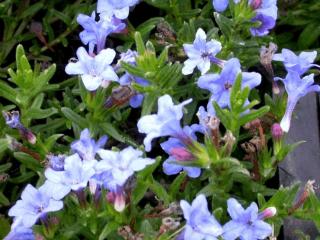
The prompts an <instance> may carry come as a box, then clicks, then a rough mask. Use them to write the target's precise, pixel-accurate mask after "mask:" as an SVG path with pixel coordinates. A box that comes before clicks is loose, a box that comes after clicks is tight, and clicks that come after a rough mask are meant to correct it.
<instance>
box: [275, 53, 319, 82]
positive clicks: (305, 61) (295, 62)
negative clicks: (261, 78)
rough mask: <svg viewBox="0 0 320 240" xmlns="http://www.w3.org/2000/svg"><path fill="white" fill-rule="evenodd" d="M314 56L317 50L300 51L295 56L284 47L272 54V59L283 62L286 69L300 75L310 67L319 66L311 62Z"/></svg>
mask: <svg viewBox="0 0 320 240" xmlns="http://www.w3.org/2000/svg"><path fill="white" fill-rule="evenodd" d="M316 57H317V51H313V52H301V53H300V54H299V56H297V55H296V54H294V52H292V51H290V50H289V49H286V48H284V49H282V51H281V53H277V54H274V56H273V60H275V61H281V62H283V63H284V66H285V67H286V69H287V71H294V72H297V73H299V74H300V76H301V75H302V74H304V73H305V72H307V71H308V70H309V68H311V67H318V68H319V67H320V66H319V65H317V64H313V62H314V60H315V59H316Z"/></svg>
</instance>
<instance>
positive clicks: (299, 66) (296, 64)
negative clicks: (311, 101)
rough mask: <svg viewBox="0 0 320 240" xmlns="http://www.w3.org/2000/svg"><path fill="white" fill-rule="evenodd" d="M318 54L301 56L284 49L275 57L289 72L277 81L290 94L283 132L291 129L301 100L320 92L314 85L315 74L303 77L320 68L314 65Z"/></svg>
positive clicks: (311, 53)
mask: <svg viewBox="0 0 320 240" xmlns="http://www.w3.org/2000/svg"><path fill="white" fill-rule="evenodd" d="M316 56H317V52H316V51H313V52H302V53H300V55H299V56H297V55H295V54H294V53H293V52H292V51H290V50H289V49H282V52H281V53H278V54H275V55H274V56H273V60H274V61H281V62H283V63H284V66H285V68H286V70H287V75H286V77H285V78H279V77H276V78H275V79H274V80H275V81H279V80H280V81H282V82H283V84H284V86H285V90H286V92H287V94H288V100H287V108H286V112H285V114H284V116H283V118H282V120H281V122H280V126H281V128H282V130H283V131H285V132H288V131H289V129H290V123H291V117H292V113H293V110H294V108H295V106H296V105H297V103H298V101H299V99H300V98H302V97H304V96H305V95H306V94H308V93H310V92H320V86H319V85H313V83H314V74H309V75H306V76H303V75H304V74H305V73H306V72H307V71H308V70H309V69H310V68H311V67H318V68H320V66H319V65H316V64H313V62H314V60H315V58H316Z"/></svg>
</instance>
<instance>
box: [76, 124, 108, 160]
mask: <svg viewBox="0 0 320 240" xmlns="http://www.w3.org/2000/svg"><path fill="white" fill-rule="evenodd" d="M107 140H108V137H107V136H103V137H101V138H100V139H99V140H98V142H96V141H95V140H94V139H92V138H91V136H90V132H89V129H87V128H86V129H84V130H83V131H82V132H81V134H80V139H79V140H77V141H74V142H73V143H72V144H71V149H72V150H73V152H75V153H78V154H79V156H80V157H81V158H82V160H84V161H90V160H94V159H95V155H96V153H97V151H98V150H99V149H101V148H102V147H103V146H104V145H105V144H106V142H107Z"/></svg>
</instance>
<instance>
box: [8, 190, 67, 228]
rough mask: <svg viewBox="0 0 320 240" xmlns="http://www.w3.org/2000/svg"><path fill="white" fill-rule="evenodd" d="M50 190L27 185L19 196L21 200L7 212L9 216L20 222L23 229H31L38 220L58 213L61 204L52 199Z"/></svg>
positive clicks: (61, 206)
mask: <svg viewBox="0 0 320 240" xmlns="http://www.w3.org/2000/svg"><path fill="white" fill-rule="evenodd" d="M51 190H52V189H50V188H48V187H47V186H45V185H42V186H41V187H40V188H39V189H36V188H34V187H33V186H32V185H30V184H28V185H27V186H26V188H25V189H24V190H23V192H22V194H21V200H18V201H17V202H16V204H15V205H14V206H13V207H12V208H11V209H10V210H9V216H11V217H15V218H17V219H19V218H21V219H19V220H21V223H22V225H23V226H24V227H26V228H29V227H32V226H33V225H34V224H35V223H36V222H37V220H38V219H39V218H45V217H46V215H47V213H49V212H55V211H59V210H61V209H62V208H63V202H62V201H57V200H55V199H53V198H52V194H51Z"/></svg>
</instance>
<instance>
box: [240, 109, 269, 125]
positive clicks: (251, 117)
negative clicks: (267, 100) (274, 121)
mask: <svg viewBox="0 0 320 240" xmlns="http://www.w3.org/2000/svg"><path fill="white" fill-rule="evenodd" d="M269 111H270V107H269V106H263V107H261V108H259V109H258V110H251V111H250V113H248V114H246V115H244V116H241V117H240V118H239V126H243V125H245V124H246V123H248V122H251V121H252V120H255V119H257V118H260V117H262V116H263V115H265V114H266V113H268V112H269Z"/></svg>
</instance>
